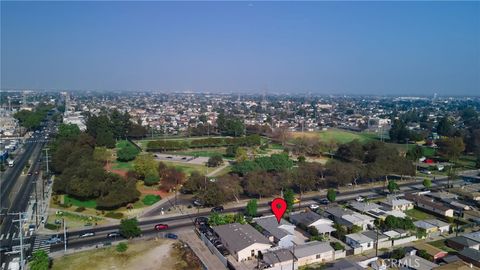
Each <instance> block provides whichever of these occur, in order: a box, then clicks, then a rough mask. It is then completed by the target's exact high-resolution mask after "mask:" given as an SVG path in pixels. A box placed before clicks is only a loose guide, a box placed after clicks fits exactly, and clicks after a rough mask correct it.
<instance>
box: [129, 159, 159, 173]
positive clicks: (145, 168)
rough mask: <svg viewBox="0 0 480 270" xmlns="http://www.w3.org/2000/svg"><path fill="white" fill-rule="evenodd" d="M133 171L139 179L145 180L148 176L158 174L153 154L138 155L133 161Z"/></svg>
mask: <svg viewBox="0 0 480 270" xmlns="http://www.w3.org/2000/svg"><path fill="white" fill-rule="evenodd" d="M133 170H134V171H135V173H136V174H137V175H138V177H139V178H142V179H143V178H145V176H146V175H147V174H149V173H150V174H152V175H153V174H158V172H157V164H156V162H155V159H154V158H153V156H152V155H151V154H141V155H138V156H137V157H136V158H135V160H133Z"/></svg>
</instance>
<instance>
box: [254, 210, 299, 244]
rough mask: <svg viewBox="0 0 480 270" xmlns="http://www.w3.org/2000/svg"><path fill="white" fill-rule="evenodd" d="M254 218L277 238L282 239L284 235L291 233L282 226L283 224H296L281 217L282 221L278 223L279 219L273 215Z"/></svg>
mask: <svg viewBox="0 0 480 270" xmlns="http://www.w3.org/2000/svg"><path fill="white" fill-rule="evenodd" d="M253 220H254V221H255V222H256V223H257V224H258V225H260V226H261V227H262V228H263V229H265V230H266V231H267V232H268V233H269V234H271V235H272V236H273V237H275V238H277V239H282V238H283V237H285V236H287V235H290V233H289V232H288V231H286V230H284V229H282V228H280V226H281V225H287V226H294V225H293V224H291V223H290V222H288V221H286V220H284V219H280V223H278V221H277V219H276V218H275V216H273V215H272V216H266V217H259V218H254V219H253Z"/></svg>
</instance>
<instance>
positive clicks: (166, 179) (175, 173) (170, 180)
mask: <svg viewBox="0 0 480 270" xmlns="http://www.w3.org/2000/svg"><path fill="white" fill-rule="evenodd" d="M184 181H185V174H184V173H183V172H182V171H180V170H178V169H176V168H174V167H170V168H167V169H166V170H164V172H163V177H162V188H163V189H164V190H170V189H172V188H173V187H176V186H178V185H181V184H183V182H184Z"/></svg>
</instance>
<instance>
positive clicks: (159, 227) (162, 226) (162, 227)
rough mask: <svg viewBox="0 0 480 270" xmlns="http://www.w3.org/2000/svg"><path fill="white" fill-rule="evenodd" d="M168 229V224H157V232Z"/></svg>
mask: <svg viewBox="0 0 480 270" xmlns="http://www.w3.org/2000/svg"><path fill="white" fill-rule="evenodd" d="M167 229H168V225H167V224H157V225H155V230H157V231H161V230H167Z"/></svg>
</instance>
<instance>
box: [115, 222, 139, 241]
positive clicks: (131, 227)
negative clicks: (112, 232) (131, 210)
mask: <svg viewBox="0 0 480 270" xmlns="http://www.w3.org/2000/svg"><path fill="white" fill-rule="evenodd" d="M120 234H121V235H122V236H123V237H125V238H133V237H137V236H139V235H140V234H142V231H141V230H140V227H138V220H137V219H136V218H129V219H122V221H121V222H120Z"/></svg>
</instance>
